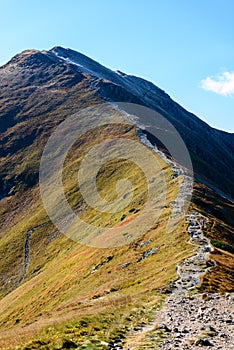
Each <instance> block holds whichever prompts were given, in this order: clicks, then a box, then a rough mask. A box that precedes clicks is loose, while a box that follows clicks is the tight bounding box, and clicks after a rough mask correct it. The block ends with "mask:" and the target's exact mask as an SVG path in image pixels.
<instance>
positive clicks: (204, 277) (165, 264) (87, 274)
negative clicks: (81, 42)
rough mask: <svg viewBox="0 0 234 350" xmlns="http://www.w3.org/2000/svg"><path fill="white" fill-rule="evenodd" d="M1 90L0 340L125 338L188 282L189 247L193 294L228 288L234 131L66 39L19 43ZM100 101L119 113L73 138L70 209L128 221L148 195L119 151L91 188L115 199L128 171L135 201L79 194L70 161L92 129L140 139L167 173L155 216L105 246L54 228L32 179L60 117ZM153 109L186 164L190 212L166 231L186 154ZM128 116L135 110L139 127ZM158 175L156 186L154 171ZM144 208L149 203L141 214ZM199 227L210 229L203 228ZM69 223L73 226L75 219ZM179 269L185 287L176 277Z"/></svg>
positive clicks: (67, 173) (2, 343)
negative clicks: (40, 44) (98, 202)
mask: <svg viewBox="0 0 234 350" xmlns="http://www.w3.org/2000/svg"><path fill="white" fill-rule="evenodd" d="M0 101H1V104H0V106H1V107H0V134H1V138H0V281H1V283H0V298H1V299H0V309H1V315H0V347H1V348H3V349H4V348H10V347H11V348H17V346H21V348H22V349H26V348H27V349H28V348H30V349H31V348H32V349H33V348H44V349H48V348H49V349H55V348H58V349H59V348H72V347H73V348H74V347H75V348H77V347H78V345H77V344H79V346H80V347H79V348H90V349H102V348H104V349H105V348H107V346H109V348H111V347H110V346H111V345H106V344H111V342H113V341H114V340H115V339H121V341H123V343H124V341H125V339H126V338H127V337H128V334H129V332H131V331H132V330H133V329H134V328H136V329H137V327H138V328H139V327H140V328H141V327H143V326H142V324H143V323H145V324H147V323H148V322H151V321H152V318H154V314H155V312H156V309H157V308H159V307H160V305H162V303H163V301H164V300H165V298H166V295H167V293H171V292H173V291H174V290H179V291H180V288H182V287H183V288H182V290H183V291H184V289H185V290H187V288H188V286H187V284H186V283H185V282H184V281H183V279H182V280H181V276H179V275H178V269H176V266H177V267H178V266H182V267H183V268H184V269H185V270H186V268H185V265H186V264H184V265H183V261H186V260H185V259H188V258H189V257H191V256H193V254H194V252H195V251H196V250H199V249H200V254H201V256H202V259H203V260H204V261H203V263H201V264H200V265H201V266H200V267H199V263H198V260H199V259H198V258H197V256H196V255H195V258H194V259H193V260H192V262H191V261H190V263H191V266H192V268H193V270H194V271H195V272H194V271H193V272H194V274H195V275H196V274H197V275H196V278H192V280H191V281H190V282H191V283H192V284H191V286H190V287H193V288H196V291H198V292H200V293H201V292H204V293H209V292H211V293H214V292H216V293H217V292H220V293H225V292H233V291H234V290H233V286H234V275H233V267H234V261H233V252H234V248H233V243H234V235H233V223H234V219H233V217H234V216H233V199H232V198H233V197H234V190H233V184H234V178H233V171H232V169H233V167H234V156H233V153H234V152H233V150H234V142H233V141H234V135H233V134H229V133H226V132H223V131H220V130H216V129H213V128H211V127H210V126H209V125H207V124H206V123H204V122H203V121H201V120H200V119H199V118H197V117H196V116H195V115H193V114H192V113H189V112H188V111H186V110H185V109H184V108H182V107H181V106H180V105H179V104H177V103H176V102H174V101H173V100H172V99H171V98H170V97H169V95H168V94H167V93H165V92H164V91H162V90H161V89H160V88H158V87H157V86H155V85H154V84H152V83H151V82H149V81H146V80H144V79H142V78H139V77H135V76H131V75H128V74H125V73H122V72H120V71H116V72H114V71H112V70H110V69H108V68H106V67H104V66H102V65H101V64H99V63H97V62H95V61H94V60H92V59H90V58H88V57H86V56H85V55H83V54H81V53H78V52H75V51H73V50H70V49H64V48H62V47H55V48H53V49H51V50H49V51H38V50H26V51H23V52H22V53H19V54H17V55H16V56H15V57H13V58H12V59H11V60H10V61H9V62H8V63H7V64H5V65H4V66H2V67H0ZM103 102H107V107H106V108H107V110H108V113H109V114H110V116H111V120H113V121H115V120H116V121H117V122H118V121H119V120H120V118H122V119H124V118H125V117H126V116H127V120H126V121H127V122H126V123H119V124H118V123H117V124H110V125H105V124H103V125H101V126H99V127H98V128H94V129H93V130H86V131H85V132H83V133H82V135H81V137H80V139H79V140H78V141H77V142H75V143H74V144H73V146H72V148H71V150H70V151H69V152H68V154H67V156H66V161H65V165H64V169H63V184H64V188H65V192H66V199H67V201H68V203H69V204H70V206H71V207H72V209H73V210H74V211H75V212H76V213H79V215H81V217H82V219H83V220H84V221H87V222H89V223H92V224H94V226H97V227H99V226H100V225H101V226H103V227H105V228H110V227H112V228H113V229H114V230H115V227H117V228H116V231H113V232H114V233H115V232H117V230H118V229H119V228H120V227H123V229H124V227H126V226H127V225H128V223H129V222H131V221H133V220H135V219H136V218H137V217H138V216H139V215H140V213H141V211H142V208H143V207H144V205H145V204H146V203H147V186H146V183H145V177H144V175H143V173H142V170H141V169H140V168H139V167H138V166H136V165H134V164H132V162H131V161H127V160H124V159H121V157H116V159H112V160H110V161H108V162H107V164H103V165H102V167H101V169H100V171H99V172H98V174H97V188H98V190H99V191H100V193H101V194H102V197H103V198H105V199H106V201H109V200H110V201H113V200H115V199H116V198H117V196H118V194H117V192H115V190H113V188H115V185H116V184H117V181H118V180H119V179H122V178H126V176H127V179H128V180H129V181H130V182H131V183H132V184H133V188H134V191H133V197H132V202H131V203H129V204H128V205H127V206H126V207H125V208H124V209H122V210H119V211H116V212H109V213H103V212H101V211H98V210H96V211H95V210H93V209H92V208H91V207H90V206H89V205H87V204H85V201H84V200H83V199H82V194H81V189H80V188H79V186H78V185H77V167H79V166H80V165H81V164H82V161H83V159H84V155H85V154H87V152H89V151H90V150H91V149H92V148H93V147H94V146H95V145H97V144H99V142H100V140H102V141H103V140H105V142H107V144H108V147H111V144H109V143H108V142H109V141H108V140H110V139H114V140H117V139H119V138H121V140H126V139H130V140H132V141H134V142H136V143H137V144H142V142H143V143H145V144H146V145H148V146H149V147H150V148H151V149H153V150H156V152H154V157H155V159H157V161H158V162H159V164H160V165H161V169H162V171H163V175H164V178H165V182H166V190H165V192H166V193H165V203H164V204H163V205H161V204H160V205H161V207H162V212H161V215H160V217H159V218H158V219H157V220H155V222H154V224H153V226H152V227H151V228H149V229H148V230H146V232H145V233H144V234H143V235H140V234H138V233H136V236H135V239H132V238H129V239H128V236H129V237H130V236H131V234H129V233H128V232H126V235H125V236H124V240H125V244H124V245H120V246H112V247H109V248H108V249H107V248H106V247H105V246H104V245H103V246H102V247H97V246H95V245H94V246H88V245H82V244H80V243H79V242H77V241H73V240H71V239H70V238H68V237H66V236H64V235H62V234H61V233H60V232H59V230H58V229H57V228H56V226H54V224H53V223H52V222H51V218H50V217H48V214H47V212H46V210H45V208H44V205H43V202H42V199H41V193H40V188H39V183H38V181H39V167H40V161H41V156H42V153H43V150H44V148H45V145H46V143H47V141H48V139H49V137H50V135H52V133H53V132H54V131H55V130H56V127H57V126H58V125H60V124H61V123H62V122H64V121H65V120H67V118H69V117H70V116H71V115H73V114H77V115H78V116H80V118H81V119H82V118H83V120H84V121H85V118H86V116H85V115H84V114H82V113H83V111H84V110H87V108H90V110H91V111H92V110H93V109H95V108H102V107H101V106H102V104H103ZM119 102H120V103H119ZM123 102H124V103H125V104H123ZM136 106H138V107H136ZM149 109H150V110H152V111H153V113H155V114H153V115H155V116H157V115H160V116H162V117H163V118H165V120H167V121H169V122H170V123H171V124H172V125H173V126H174V128H175V129H176V130H177V131H178V133H179V134H180V135H181V137H182V139H183V140H184V143H185V145H186V147H187V149H188V151H189V154H190V156H191V159H192V164H193V169H194V175H195V183H194V189H193V195H192V201H191V204H190V207H189V214H188V216H187V219H186V214H185V215H184V217H183V218H182V219H181V220H180V222H179V223H178V225H175V227H174V229H173V230H172V231H171V232H170V234H168V232H167V222H168V221H169V219H170V217H171V212H172V209H173V208H175V207H176V206H178V205H179V204H178V203H179V199H178V188H182V190H181V191H182V192H183V196H184V198H185V197H186V196H187V192H186V188H183V186H182V187H179V186H180V183H179V180H180V179H184V175H183V174H184V172H186V163H184V162H183V159H180V157H178V158H176V157H175V159H174V160H172V154H171V149H168V148H167V147H166V145H164V144H163V143H162V142H160V141H159V139H158V138H157V137H156V136H155V135H160V136H162V139H163V138H164V137H165V138H167V139H169V140H170V139H171V134H170V130H169V129H167V128H166V127H165V126H164V124H163V123H162V124H158V122H157V121H158V119H157V118H156V117H155V119H154V118H151V117H149V116H148V114H147V110H149ZM100 110H101V109H100ZM101 111H102V110H101ZM100 115H101V116H102V117H103V115H102V114H100ZM129 115H130V116H132V115H133V116H135V117H137V118H139V119H138V124H137V126H136V125H134V123H133V124H131V122H130V119H128V116H129ZM100 118H101V117H100ZM103 118H104V117H103ZM122 119H121V120H122ZM125 119H126V118H125ZM81 121H82V120H81ZM65 138H66V137H65ZM160 139H161V138H160ZM58 150H59V148H58ZM56 152H57V151H55V154H57V153H56ZM145 152H146V151H145ZM58 153H59V152H58ZM94 157H95V154H94ZM51 164H52V163H51ZM48 167H49V165H48ZM48 173H49V174H50V172H49V169H48ZM155 181H156V184H157V186H156V194H157V195H158V196H159V194H160V193H161V191H162V184H161V178H158V177H156V180H155ZM181 181H182V180H181ZM182 185H183V181H182ZM182 192H181V193H182ZM129 193H130V192H129ZM56 201H57V197H56V198H55V203H56ZM177 209H178V208H177ZM194 213H200V214H199V215H200V216H199V215H198V214H194ZM150 217H151V214H150V213H148V212H147V213H146V219H144V220H143V224H144V221H148V220H149V221H150ZM186 220H187V221H186ZM190 221H191V222H190ZM190 225H191V226H195V227H199V230H198V231H197V232H196V234H198V236H199V237H198V239H197V241H196V240H195V241H194V239H193V240H192V241H189V242H188V233H189V227H190ZM139 227H140V226H139ZM139 227H138V226H135V228H134V229H135V231H137V230H138V228H139ZM200 228H202V232H203V233H202V234H204V235H205V237H206V238H203V236H200V235H201V230H200ZM190 229H191V227H190ZM77 231H78V233H79V234H80V232H81V231H82V228H81V226H78V228H77ZM190 236H191V235H190ZM106 239H107V241H108V239H109V240H110V239H112V237H107V238H106ZM191 243H192V244H193V245H191ZM210 243H211V246H212V249H211V248H210ZM107 246H108V245H107ZM207 254H208V255H207ZM209 264H210V265H209ZM197 270H198V272H196V271H197ZM186 274H188V271H187V270H186ZM178 276H179V277H178ZM190 277H191V276H190ZM177 278H179V282H180V283H181V285H182V287H178V283H177V284H175V280H176V279H177ZM198 281H199V284H198ZM177 282H178V281H177ZM200 282H201V283H200ZM180 292H181V291H180ZM173 293H174V292H173ZM13 335H14V336H13ZM82 346H83V347H82ZM149 348H150V347H149Z"/></svg>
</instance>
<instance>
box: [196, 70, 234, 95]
mask: <svg viewBox="0 0 234 350" xmlns="http://www.w3.org/2000/svg"><path fill="white" fill-rule="evenodd" d="M201 88H202V89H204V90H209V91H213V92H215V93H216V94H219V95H223V96H234V72H224V73H222V74H220V75H218V76H217V77H207V78H205V79H203V80H202V81H201Z"/></svg>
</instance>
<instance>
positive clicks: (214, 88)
mask: <svg viewBox="0 0 234 350" xmlns="http://www.w3.org/2000/svg"><path fill="white" fill-rule="evenodd" d="M0 9H1V11H0V34H1V36H0V65H3V64H5V63H6V62H7V61H8V60H10V58H11V57H12V56H14V55H15V54H16V53H18V52H21V51H23V50H26V49H32V48H33V49H40V50H43V49H45V50H47V49H50V48H52V47H54V46H63V47H66V48H71V49H74V50H76V51H79V52H81V53H83V54H85V55H87V56H89V57H91V58H93V59H95V60H96V61H98V62H100V63H102V64H103V65H105V66H107V67H109V68H111V69H113V70H116V69H119V70H121V71H123V72H125V73H128V74H133V75H137V76H140V77H142V78H145V79H147V80H150V81H152V82H153V83H154V84H156V85H157V86H159V87H160V88H161V89H163V90H165V91H166V92H167V93H168V94H169V95H170V96H171V97H172V98H173V99H174V100H175V101H177V102H178V103H179V104H181V105H182V106H183V107H185V108H186V109H187V110H189V111H190V112H193V113H195V114H196V115H197V116H198V117H199V118H201V119H202V120H204V121H206V122H207V123H208V124H209V125H211V126H213V127H216V128H218V129H222V130H225V131H229V132H234V21H233V13H234V1H233V0H66V1H64V0H63V1H61V0H40V1H29V0H20V1H19V0H0Z"/></svg>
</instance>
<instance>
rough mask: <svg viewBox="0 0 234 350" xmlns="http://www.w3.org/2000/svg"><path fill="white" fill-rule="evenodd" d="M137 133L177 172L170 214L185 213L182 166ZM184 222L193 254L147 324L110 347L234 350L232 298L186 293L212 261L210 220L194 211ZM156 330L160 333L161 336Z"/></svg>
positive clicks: (188, 186)
mask: <svg viewBox="0 0 234 350" xmlns="http://www.w3.org/2000/svg"><path fill="white" fill-rule="evenodd" d="M138 135H139V138H140V141H141V142H142V143H144V144H145V145H147V146H148V147H150V148H151V149H153V150H154V151H155V152H156V153H157V154H158V155H159V156H160V157H161V158H162V159H163V160H165V161H166V162H167V163H168V164H169V165H170V166H171V168H172V170H173V171H174V174H175V176H176V177H180V185H179V186H180V190H179V195H178V197H177V198H176V200H175V202H174V204H173V214H174V215H177V214H181V215H183V207H184V203H185V201H186V197H187V196H189V195H190V194H191V191H192V181H190V179H189V177H188V176H187V175H185V173H184V171H183V169H181V168H180V167H179V166H178V165H177V164H176V163H174V162H173V161H171V160H170V159H168V158H167V157H166V156H165V155H164V154H163V153H162V152H161V151H159V150H158V149H157V148H156V147H155V146H153V145H152V144H151V143H150V142H149V140H148V139H147V137H146V135H145V134H144V133H143V132H142V131H141V130H140V129H139V130H138ZM184 216H185V214H184ZM186 222H187V225H188V226H187V231H188V236H189V240H188V241H189V243H191V244H192V245H194V246H195V247H196V248H195V254H194V255H193V256H191V257H189V258H187V259H185V260H184V261H183V262H182V263H181V264H180V265H177V275H178V278H177V280H176V281H175V282H174V283H173V285H172V286H171V287H172V290H173V292H172V294H171V296H170V298H169V299H168V300H167V301H166V302H165V304H164V307H163V309H162V310H160V311H158V312H157V314H155V318H154V320H153V321H152V322H151V323H150V324H148V325H145V326H143V327H142V328H141V329H139V330H137V331H134V332H132V333H131V334H130V335H129V337H128V338H127V341H126V343H125V344H124V345H123V347H121V346H120V345H118V344H116V346H117V347H110V349H121V348H123V349H125V350H135V349H163V350H174V349H181V350H187V349H199V348H200V347H212V348H213V349H222V350H233V349H234V345H233V344H234V315H233V307H234V305H233V304H234V297H233V296H230V295H227V296H220V295H219V294H212V295H209V296H208V300H207V297H206V300H205V298H204V296H203V295H199V294H196V295H193V296H188V292H189V291H191V290H193V289H194V288H195V287H196V286H198V285H199V284H200V278H201V276H202V275H203V274H205V273H206V271H207V269H208V268H211V267H212V266H214V264H215V263H214V262H213V261H211V260H209V253H210V252H211V251H212V250H213V248H212V246H211V244H210V241H209V240H208V239H207V238H205V237H204V235H203V232H202V229H203V228H204V227H205V225H206V224H207V222H208V219H207V218H206V217H204V216H203V215H201V214H200V213H198V212H189V213H187V215H186ZM160 331H161V334H163V335H161V339H159V332H160Z"/></svg>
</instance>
